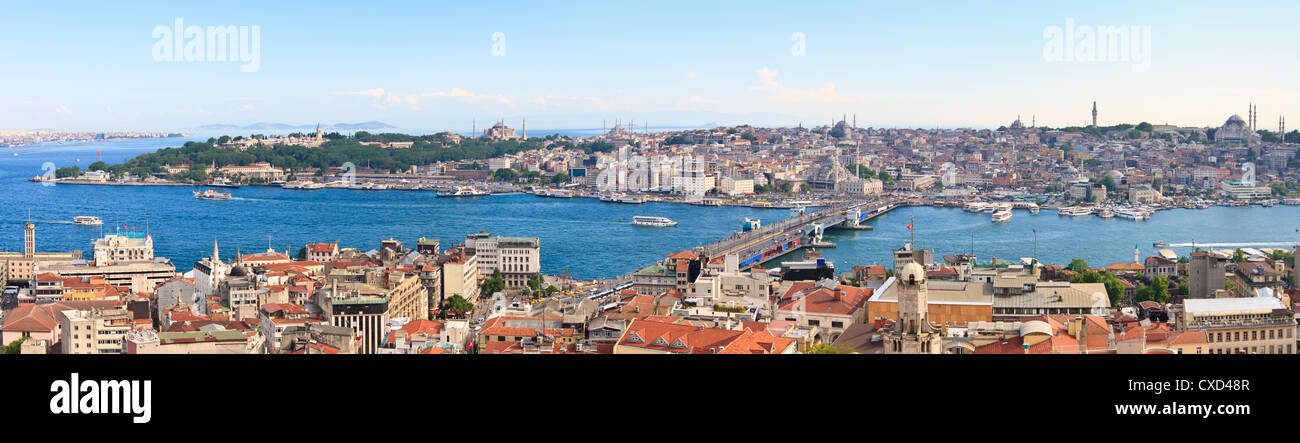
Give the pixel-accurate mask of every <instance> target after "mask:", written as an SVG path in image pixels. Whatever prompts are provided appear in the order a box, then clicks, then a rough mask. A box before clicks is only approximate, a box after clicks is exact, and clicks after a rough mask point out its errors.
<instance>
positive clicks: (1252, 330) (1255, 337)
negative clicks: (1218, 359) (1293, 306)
mask: <svg viewBox="0 0 1300 443" xmlns="http://www.w3.org/2000/svg"><path fill="white" fill-rule="evenodd" d="M1177 320H1178V326H1179V328H1180V329H1183V330H1202V331H1205V333H1206V335H1207V340H1206V341H1207V343H1206V347H1207V348H1208V349H1207V351H1208V352H1206V353H1208V354H1242V353H1245V354H1294V353H1295V344H1296V338H1295V330H1296V322H1295V316H1294V314H1293V313H1292V311H1291V310H1290V309H1288V308H1287V307H1286V306H1283V305H1282V300H1281V299H1279V298H1277V297H1240V298H1221V299H1189V300H1187V301H1185V302H1184V303H1183V315H1181V316H1178V318H1177Z"/></svg>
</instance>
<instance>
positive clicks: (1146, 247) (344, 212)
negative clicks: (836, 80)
mask: <svg viewBox="0 0 1300 443" xmlns="http://www.w3.org/2000/svg"><path fill="white" fill-rule="evenodd" d="M209 136H211V135H210V134H203V135H201V136H194V137H190V138H185V139H163V140H135V141H122V142H108V143H96V144H82V145H56V146H52V147H45V148H42V149H39V150H35V151H28V152H23V153H21V154H20V155H19V156H16V157H15V156H12V154H11V153H10V152H5V151H4V150H0V248H3V249H7V250H18V249H20V248H21V247H22V222H23V221H24V220H26V218H27V211H28V209H31V211H32V218H33V219H34V220H36V222H37V249H38V250H41V251H62V250H70V249H81V250H83V251H86V250H89V249H90V243H91V241H92V239H94V238H95V237H97V236H98V235H99V233H100V230H99V228H91V227H80V226H76V225H73V224H71V219H72V217H75V216H78V215H93V216H98V217H100V218H102V219H104V221H105V225H106V227H107V226H114V225H129V226H132V227H138V228H141V229H143V228H144V227H145V226H146V224H147V225H148V227H149V229H150V230H151V231H152V233H153V235H154V246H155V252H156V254H157V255H159V256H163V257H169V258H171V259H172V260H173V262H174V263H176V265H177V268H178V269H179V270H182V271H185V270H189V269H190V268H191V267H192V265H193V263H194V261H196V260H197V259H198V258H200V257H201V256H206V255H208V254H209V253H210V251H211V248H212V240H213V238H214V237H215V238H217V239H219V240H220V242H221V249H222V251H223V252H222V253H223V256H224V257H225V258H229V257H231V256H232V255H233V253H234V252H235V248H236V246H238V247H239V248H240V249H241V250H242V251H243V252H245V253H248V252H256V251H260V250H265V249H266V247H267V244H268V239H267V237H268V235H269V236H270V243H271V246H272V247H274V248H276V249H277V250H281V251H282V250H284V249H285V247H286V245H292V247H293V248H294V252H296V251H297V248H298V247H300V246H302V245H303V244H305V243H309V242H324V241H335V240H338V241H341V244H342V245H343V246H344V247H354V248H358V249H362V250H368V249H372V248H376V247H378V245H379V241H380V240H381V239H383V238H387V237H389V236H392V237H395V238H397V239H399V240H402V241H404V242H407V244H408V245H412V246H413V245H414V242H415V240H416V239H418V238H419V237H421V236H424V237H430V238H438V239H440V240H442V243H443V248H444V249H446V248H447V247H449V246H450V245H453V244H455V243H457V242H460V241H463V240H464V238H465V235H466V234H470V233H474V232H478V231H480V230H486V231H488V232H492V233H495V234H500V235H511V236H529V237H540V238H541V239H542V268H543V271H544V272H546V273H558V272H559V271H561V270H563V269H569V270H570V271H571V272H572V275H573V276H574V277H576V278H598V277H612V276H615V275H619V274H624V273H627V272H629V271H631V270H633V269H635V268H636V267H637V266H639V265H644V264H648V263H650V262H653V261H655V260H658V259H661V258H662V257H663V256H664V255H665V254H669V253H672V252H676V251H679V250H683V249H689V248H691V247H694V246H699V245H703V244H707V243H710V242H712V241H715V240H717V239H720V238H722V237H725V236H727V235H730V234H731V233H732V231H735V230H738V229H740V225H741V223H742V221H743V220H744V218H745V217H752V218H761V219H763V221H764V222H766V223H771V222H775V221H777V220H780V219H784V218H786V217H788V216H789V211H787V210H783V209H751V208H731V207H699V206H690V205H676V204H663V203H648V204H645V205H619V204H611V203H602V202H599V201H596V200H590V199H564V200H562V199H548V198H538V197H533V196H531V195H498V196H492V197H481V198H477V199H447V198H437V197H435V196H434V194H433V193H429V192H410V191H350V190H342V189H326V190H319V191H294V190H283V189H279V188H267V187H243V188H240V189H235V190H233V193H234V195H235V198H236V199H235V200H230V201H206V200H196V199H194V198H193V196H192V194H191V190H193V188H189V187H130V186H84V185H80V186H79V185H55V186H41V185H40V184H38V183H31V182H27V181H26V179H28V178H30V177H32V176H35V175H39V174H41V172H42V164H43V163H45V162H51V163H53V164H54V165H55V166H56V167H62V166H68V165H74V164H75V165H79V166H81V167H82V168H85V167H86V166H87V165H89V164H90V163H92V162H94V161H95V160H96V152H97V151H100V152H101V154H100V159H102V160H104V161H107V162H110V163H115V162H119V161H122V160H124V159H126V158H130V157H133V156H135V155H137V154H140V153H142V152H152V151H154V150H156V149H158V148H161V147H166V146H177V145H180V144H181V143H183V142H184V141H185V140H191V139H192V140H206V139H207V138H208V137H209ZM78 159H79V160H80V162H79V163H78V162H77V160H78ZM634 215H656V216H664V217H668V218H671V219H673V220H676V221H678V222H679V223H680V225H679V226H678V227H676V228H643V227H636V226H632V225H631V224H630V223H629V222H630V221H631V218H632V216H634ZM911 217H915V220H916V224H915V228H916V242H917V244H918V246H919V247H922V248H932V249H935V250H936V253H937V254H938V255H942V254H952V253H960V252H966V251H967V250H968V249H971V248H972V242H973V249H974V252H975V253H976V254H977V255H978V256H979V257H980V258H981V259H982V260H987V259H988V258H989V257H999V258H1008V259H1015V258H1019V257H1028V256H1030V255H1032V254H1033V247H1034V242H1033V238H1034V237H1033V232H1032V229H1035V228H1036V229H1037V230H1038V256H1039V258H1040V259H1041V260H1042V261H1044V262H1049V263H1068V262H1069V260H1070V259H1071V258H1074V257H1079V258H1083V259H1085V260H1087V261H1088V262H1089V263H1091V264H1093V265H1105V264H1109V263H1114V262H1120V261H1130V260H1132V257H1133V246H1134V245H1135V244H1136V245H1138V246H1139V247H1140V248H1141V249H1142V255H1143V256H1147V255H1152V254H1154V253H1155V248H1153V247H1152V246H1151V243H1152V242H1155V241H1167V242H1170V243H1187V242H1191V241H1192V240H1193V239H1195V241H1196V242H1197V244H1198V245H1203V244H1205V243H1256V242H1261V243H1268V244H1270V245H1273V246H1289V245H1290V244H1292V243H1293V242H1296V241H1300V233H1297V232H1296V229H1297V227H1298V226H1300V207H1292V206H1276V207H1272V208H1260V207H1246V208H1218V207H1216V208H1211V209H1206V210H1199V211H1197V210H1174V211H1164V212H1159V213H1157V214H1156V215H1155V216H1154V217H1153V219H1152V220H1148V221H1142V222H1134V221H1131V220H1123V219H1118V218H1116V219H1110V220H1103V219H1100V218H1096V217H1079V218H1070V217H1060V216H1057V215H1056V213H1055V212H1052V211H1043V213H1041V214H1039V215H1037V216H1034V215H1030V214H1029V213H1028V212H1024V211H1016V212H1015V217H1014V218H1013V219H1012V220H1011V222H1010V223H1004V224H996V225H995V224H993V223H991V222H989V216H988V214H971V213H966V212H963V211H961V210H960V209H946V208H924V207H922V208H904V209H900V210H896V211H894V212H892V213H890V214H887V215H884V216H882V217H879V218H877V219H875V220H873V221H872V222H871V224H872V225H873V226H875V228H876V229H875V230H873V231H831V232H829V233H828V234H827V239H828V240H830V241H832V242H835V243H837V244H838V245H839V247H838V248H834V249H825V250H823V251H821V252H822V254H823V256H825V257H826V258H828V259H830V260H832V261H834V262H835V263H836V265H837V267H839V268H840V269H841V270H845V271H847V270H848V269H849V268H850V267H851V266H853V265H858V264H873V263H875V264H888V263H891V262H892V259H891V252H890V251H892V250H893V249H895V248H898V247H899V246H900V245H902V244H903V243H904V242H906V241H907V240H908V231H907V229H906V225H907V223H908V221H909V218H911ZM1293 220H1296V221H1295V222H1293ZM1255 246H1257V247H1258V246H1264V245H1255ZM1173 249H1175V250H1176V251H1178V252H1179V253H1180V254H1183V255H1185V254H1186V253H1187V252H1188V251H1190V249H1191V248H1190V247H1181V248H1180V247H1175V248H1173ZM787 258H788V259H797V258H799V254H798V253H796V254H792V256H791V257H787Z"/></svg>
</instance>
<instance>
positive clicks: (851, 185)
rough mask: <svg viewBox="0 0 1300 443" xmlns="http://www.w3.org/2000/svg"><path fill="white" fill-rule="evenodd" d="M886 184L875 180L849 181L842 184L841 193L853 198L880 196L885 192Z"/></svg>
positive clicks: (860, 179)
mask: <svg viewBox="0 0 1300 443" xmlns="http://www.w3.org/2000/svg"><path fill="white" fill-rule="evenodd" d="M884 190H885V183H884V182H882V181H880V180H878V179H874V178H866V179H863V178H858V179H849V180H845V181H843V182H840V187H839V192H840V193H842V194H847V195H851V196H856V195H880V193H882V192H884Z"/></svg>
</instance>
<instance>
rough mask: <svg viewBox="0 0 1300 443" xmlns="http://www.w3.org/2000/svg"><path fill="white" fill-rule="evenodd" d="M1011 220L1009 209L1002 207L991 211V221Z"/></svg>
mask: <svg viewBox="0 0 1300 443" xmlns="http://www.w3.org/2000/svg"><path fill="white" fill-rule="evenodd" d="M1005 221H1011V210H1010V209H1003V210H999V211H997V212H994V213H993V223H1002V222H1005Z"/></svg>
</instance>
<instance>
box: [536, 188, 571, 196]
mask: <svg viewBox="0 0 1300 443" xmlns="http://www.w3.org/2000/svg"><path fill="white" fill-rule="evenodd" d="M534 195H536V196H538V197H552V198H573V191H566V190H563V189H551V188H546V189H539V190H537V192H535V193H534Z"/></svg>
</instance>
